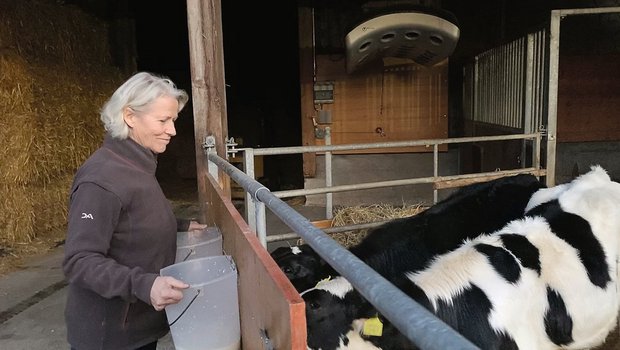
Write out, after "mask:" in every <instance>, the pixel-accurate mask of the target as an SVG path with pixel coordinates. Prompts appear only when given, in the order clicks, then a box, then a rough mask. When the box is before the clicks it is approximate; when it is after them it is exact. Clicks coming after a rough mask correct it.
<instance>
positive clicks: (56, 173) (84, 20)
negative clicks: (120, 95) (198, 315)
mask: <svg viewBox="0 0 620 350" xmlns="http://www.w3.org/2000/svg"><path fill="white" fill-rule="evenodd" d="M0 8H2V11H0V113H2V115H3V118H1V119H0V139H1V140H2V141H3V147H1V148H0V164H2V167H0V197H2V198H3V200H2V205H1V206H0V243H1V244H2V245H3V246H7V245H14V244H21V243H24V242H31V241H32V239H33V238H34V237H37V236H38V235H41V234H47V233H48V232H52V231H54V232H56V231H59V230H60V231H63V230H64V229H63V225H65V223H66V210H67V209H66V207H67V196H68V194H67V192H68V189H69V185H70V181H71V178H72V176H73V174H74V173H75V170H76V169H77V168H78V167H79V165H80V164H81V163H82V162H83V161H84V160H85V159H86V158H87V157H88V156H89V155H90V154H91V153H92V152H93V151H94V150H95V149H96V148H97V147H99V145H100V144H101V140H102V139H103V134H104V131H103V127H102V126H101V123H100V122H99V116H98V111H99V108H100V107H101V105H102V104H103V103H104V101H105V99H106V98H107V97H109V96H110V94H111V93H112V92H113V91H114V89H115V88H116V87H117V86H118V85H119V84H120V83H121V82H122V78H123V76H122V74H121V72H120V71H119V70H118V69H116V68H113V67H111V65H110V62H111V58H110V55H109V47H108V44H107V40H108V34H107V30H108V28H107V25H106V23H104V22H102V21H101V20H99V19H97V18H95V17H93V16H90V15H87V14H85V13H83V12H82V11H80V10H79V9H78V8H76V7H72V6H61V5H59V4H58V3H56V2H55V1H46V0H31V1H8V0H0ZM33 14H36V15H33Z"/></svg>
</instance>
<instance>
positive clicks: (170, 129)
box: [166, 122, 177, 136]
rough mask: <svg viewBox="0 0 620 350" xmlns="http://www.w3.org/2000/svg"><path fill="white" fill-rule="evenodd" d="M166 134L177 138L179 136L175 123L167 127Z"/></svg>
mask: <svg viewBox="0 0 620 350" xmlns="http://www.w3.org/2000/svg"><path fill="white" fill-rule="evenodd" d="M166 134H168V135H170V136H175V135H176V134H177V130H176V128H175V127H174V122H170V123H168V125H167V127H166Z"/></svg>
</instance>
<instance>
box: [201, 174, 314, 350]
mask: <svg viewBox="0 0 620 350" xmlns="http://www.w3.org/2000/svg"><path fill="white" fill-rule="evenodd" d="M204 176H205V177H206V181H205V182H206V183H207V186H206V187H207V196H206V198H207V208H208V212H207V213H206V216H207V224H209V226H216V227H218V228H219V229H220V232H222V238H223V248H224V251H225V252H226V254H228V255H231V256H232V257H233V259H234V261H235V264H236V265H237V270H238V272H239V279H238V281H239V283H238V286H239V312H240V318H241V343H242V348H243V349H252V350H253V349H264V348H265V347H264V346H263V344H264V343H263V339H262V338H261V329H264V330H265V331H266V332H267V335H268V337H269V338H270V339H271V341H272V344H273V346H274V348H275V349H294V350H305V349H306V316H305V304H304V302H303V299H302V298H301V296H300V295H299V293H297V291H296V290H295V288H294V287H293V285H292V284H291V283H290V281H289V280H288V279H287V278H286V276H285V275H284V273H283V272H282V270H280V268H279V267H278V266H277V265H276V263H275V262H274V261H273V259H272V258H271V256H270V255H269V253H268V252H267V250H265V249H264V248H263V247H262V246H261V244H260V242H259V241H258V238H257V237H256V233H255V232H253V231H252V230H251V229H250V227H249V226H248V225H247V223H246V222H245V221H244V220H243V217H242V216H241V214H239V212H238V211H237V210H236V209H235V207H234V205H233V204H232V202H231V201H230V199H229V198H227V197H226V196H225V195H224V193H223V191H222V190H221V189H220V187H219V185H218V182H217V180H215V179H214V178H213V177H212V176H211V175H209V174H207V175H204Z"/></svg>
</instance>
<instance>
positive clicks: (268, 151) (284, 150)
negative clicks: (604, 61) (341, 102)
mask: <svg viewBox="0 0 620 350" xmlns="http://www.w3.org/2000/svg"><path fill="white" fill-rule="evenodd" d="M535 137H536V133H531V134H516V135H496V136H477V137H457V138H449V139H426V140H415V141H396V142H377V143H360V144H348V145H331V146H293V147H273V148H255V149H254V155H278V154H297V153H313V152H328V151H332V152H333V151H351V150H362V149H372V148H396V147H413V146H430V145H435V144H453V143H466V142H485V141H501V140H520V139H528V138H529V139H531V138H535Z"/></svg>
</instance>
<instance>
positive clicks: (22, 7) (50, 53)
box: [0, 0, 111, 72]
mask: <svg viewBox="0 0 620 350" xmlns="http://www.w3.org/2000/svg"><path fill="white" fill-rule="evenodd" d="M0 8H2V10H3V11H2V13H0V38H1V39H0V46H4V47H13V48H15V49H17V52H18V53H19V55H20V56H23V57H26V58H27V59H28V61H29V62H30V63H32V64H42V65H44V66H50V65H58V66H65V67H73V69H78V70H82V69H98V68H99V67H109V66H110V62H111V58H110V55H109V50H108V45H107V42H108V27H107V25H106V23H105V22H104V21H102V20H100V19H98V18H97V17H95V16H92V15H89V14H86V13H84V12H83V11H81V10H80V9H79V8H77V7H75V6H61V5H59V4H58V3H57V2H56V1H50V0H28V1H14V0H0ZM84 72H86V71H84Z"/></svg>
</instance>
